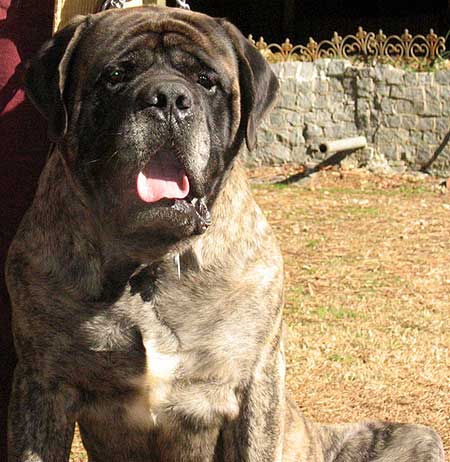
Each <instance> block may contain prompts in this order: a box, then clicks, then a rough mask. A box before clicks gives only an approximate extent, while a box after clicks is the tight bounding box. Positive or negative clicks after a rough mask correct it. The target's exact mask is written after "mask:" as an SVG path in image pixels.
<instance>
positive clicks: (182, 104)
mask: <svg viewBox="0 0 450 462" xmlns="http://www.w3.org/2000/svg"><path fill="white" fill-rule="evenodd" d="M139 103H140V104H139V106H140V108H141V109H151V111H152V112H153V113H154V114H155V115H156V116H157V117H158V118H160V119H164V120H168V119H170V118H171V117H175V118H176V119H178V120H182V119H184V118H185V117H186V116H188V115H190V114H191V113H192V95H191V93H190V91H189V90H188V88H187V87H186V86H185V85H184V84H183V83H181V82H164V83H161V84H159V85H153V86H152V87H151V88H149V89H146V90H143V91H142V92H141V94H140V95H139Z"/></svg>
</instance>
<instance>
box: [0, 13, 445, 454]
mask: <svg viewBox="0 0 450 462" xmlns="http://www.w3.org/2000/svg"><path fill="white" fill-rule="evenodd" d="M25 85H26V88H27V92H28V95H29V97H30V98H31V100H32V101H33V102H34V104H35V105H36V106H37V107H38V109H39V110H40V111H41V112H42V113H43V114H44V115H45V117H46V118H47V119H48V123H49V134H50V137H51V138H52V140H53V141H54V148H53V149H52V152H51V154H50V156H49V159H48V162H47V165H46V167H45V169H44V171H43V173H42V175H41V178H40V181H39V186H38V189H37V192H36V196H35V199H34V202H33V204H32V206H31V208H30V209H29V210H28V212H27V213H26V215H25V217H24V219H23V221H22V223H21V226H20V228H19V230H18V232H17V235H16V238H15V240H14V242H13V244H12V246H11V249H10V252H9V257H8V266H7V282H8V287H9V291H10V294H11V299H12V302H13V329H14V336H15V346H16V349H17V355H18V365H17V368H16V371H15V378H14V385H13V392H12V398H11V404H10V409H9V461H10V462H62V461H67V460H68V458H69V453H70V448H71V443H72V438H73V434H74V428H75V423H76V422H77V423H78V425H79V428H80V433H81V437H82V440H83V443H84V446H85V447H86V450H87V452H88V454H89V461H90V462H275V461H283V462H288V461H289V462H293V461H296V462H300V461H310V462H319V461H320V462H322V461H336V462H337V461H340V462H344V461H346V462H358V461H377V462H388V461H389V462H393V461H397V462H406V461H409V462H422V461H423V462H425V461H428V462H438V461H442V460H443V450H442V444H441V441H440V439H439V437H438V436H437V435H436V433H435V432H434V431H433V430H431V429H429V428H427V427H423V426H420V425H411V424H395V423H388V422H381V421H371V422H362V423H356V424H347V425H320V424H316V423H314V422H311V421H309V420H308V419H306V418H304V417H303V416H302V414H301V413H300V412H299V411H298V410H297V409H296V408H295V405H294V404H293V401H291V400H290V399H289V398H288V397H287V396H286V393H285V378H284V357H283V333H282V332H283V328H282V304H283V295H282V285H283V265H282V258H281V255H280V251H279V249H278V246H277V244H276V241H275V239H274V236H273V234H272V231H271V229H270V227H269V226H268V224H267V222H266V220H265V218H264V216H263V214H262V212H261V210H260V209H259V208H258V206H257V205H256V204H255V202H254V200H253V198H252V194H251V192H250V189H249V186H248V184H247V182H246V180H245V176H244V173H243V169H242V168H241V166H240V165H239V162H238V160H236V158H237V154H238V152H239V150H240V149H241V146H242V145H243V143H246V144H247V147H248V148H249V149H252V148H253V147H254V146H255V142H256V130H257V128H258V125H259V124H260V122H261V119H262V117H263V116H264V115H265V114H266V112H267V111H268V110H269V108H270V107H271V105H272V103H273V102H274V99H275V96H276V93H277V89H278V83H277V79H276V78H275V76H274V74H273V73H272V71H271V69H270V66H269V65H268V64H267V63H266V61H265V60H264V59H263V57H262V56H261V54H260V53H259V52H258V51H257V50H256V49H255V48H254V47H253V46H252V45H251V44H250V43H249V42H248V41H247V40H246V39H245V38H244V37H243V36H242V35H241V33H240V32H239V31H238V30H237V29H236V28H235V27H234V26H232V25H231V24H230V23H228V22H227V21H226V20H223V19H214V18H211V17H208V16H206V15H203V14H199V13H192V12H189V11H184V10H179V9H169V8H163V7H156V6H155V7H152V6H149V7H143V8H136V9H134V8H130V9H126V10H110V11H106V12H101V13H98V14H94V15H88V16H82V17H81V16H80V17H76V18H74V20H73V22H72V23H70V24H69V25H68V26H67V27H66V28H65V29H63V30H62V31H60V32H59V33H57V34H56V35H55V36H54V37H53V39H52V40H50V41H49V42H48V43H46V44H45V45H44V46H43V48H42V49H41V51H40V52H39V54H38V56H37V57H36V58H35V59H34V60H33V61H32V62H31V63H30V66H29V68H28V71H27V74H26V78H25Z"/></svg>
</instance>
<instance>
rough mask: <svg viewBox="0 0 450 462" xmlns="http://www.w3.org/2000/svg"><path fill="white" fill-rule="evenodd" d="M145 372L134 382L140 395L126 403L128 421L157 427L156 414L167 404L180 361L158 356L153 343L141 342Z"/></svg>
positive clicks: (140, 425)
mask: <svg viewBox="0 0 450 462" xmlns="http://www.w3.org/2000/svg"><path fill="white" fill-rule="evenodd" d="M144 347H145V352H146V364H147V367H146V373H145V374H144V375H142V376H141V377H138V378H137V379H136V380H134V381H133V385H135V386H137V387H138V389H139V394H138V395H137V396H136V397H135V398H134V399H133V400H132V401H130V402H129V403H128V405H127V408H126V412H127V415H128V421H129V422H130V423H131V424H133V425H135V426H139V427H144V428H149V427H152V426H155V425H157V424H158V414H159V413H160V412H161V409H162V407H163V406H164V404H165V403H167V398H168V395H169V393H170V390H171V387H172V382H173V379H174V377H175V370H176V368H177V367H178V364H179V362H180V358H179V356H178V355H176V354H167V353H161V352H160V351H158V349H157V348H156V346H155V344H154V342H153V341H152V340H145V339H144Z"/></svg>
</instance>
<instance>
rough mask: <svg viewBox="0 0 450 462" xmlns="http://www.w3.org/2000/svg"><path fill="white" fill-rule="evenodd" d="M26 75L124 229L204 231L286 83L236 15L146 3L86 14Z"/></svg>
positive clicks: (82, 173) (90, 184)
mask: <svg viewBox="0 0 450 462" xmlns="http://www.w3.org/2000/svg"><path fill="white" fill-rule="evenodd" d="M25 85H26V89H27V93H28V95H29V97H30V99H31V100H32V101H33V102H34V104H35V105H36V106H37V107H38V109H39V110H40V111H41V112H42V113H43V114H44V116H45V117H46V118H47V119H48V124H49V135H50V137H51V138H52V139H53V140H54V141H55V142H56V143H57V144H58V145H59V150H60V152H62V153H63V154H64V156H65V161H66V163H67V165H69V168H70V171H71V172H72V174H73V175H74V177H75V179H76V180H77V181H78V183H79V184H80V185H81V187H82V188H83V190H84V192H85V193H86V195H87V197H88V198H89V201H90V203H91V205H92V207H93V208H94V210H95V211H96V214H97V216H98V217H99V219H100V220H102V221H103V222H104V223H105V224H106V225H108V226H110V227H111V229H112V230H113V232H114V233H115V234H116V235H117V236H118V237H120V238H123V237H127V238H132V239H137V238H139V237H142V236H143V237H144V238H145V239H146V241H147V242H148V238H149V237H152V238H153V239H166V240H168V241H177V240H180V239H184V238H186V237H190V236H192V235H195V234H200V233H202V232H204V231H205V230H206V229H207V227H208V225H209V221H210V214H209V209H210V208H211V207H212V205H213V203H214V200H215V198H216V196H217V194H218V191H219V190H220V188H221V185H222V182H223V179H224V178H225V176H226V172H227V170H228V169H230V167H231V165H232V162H233V159H234V157H235V156H236V154H237V152H238V151H239V148H240V146H241V144H242V143H243V142H244V141H246V143H247V145H248V147H249V149H252V148H253V147H254V146H255V141H256V130H257V127H258V125H259V123H260V122H261V119H262V118H263V116H264V114H265V113H266V111H267V110H268V109H269V107H270V106H271V105H272V103H273V101H274V98H275V94H276V91H277V89H278V82H277V80H276V78H275V76H274V74H273V73H272V71H271V70H270V67H269V66H268V64H267V63H266V61H265V60H264V59H263V57H262V56H261V54H260V53H259V52H258V51H257V50H256V49H255V48H254V47H253V46H252V45H251V44H250V43H249V42H248V41H247V40H246V39H245V38H244V37H243V36H242V34H241V33H240V32H239V31H238V30H237V29H236V28H235V27H234V26H233V25H231V24H230V23H228V22H227V21H225V20H221V19H213V18H211V17H209V16H206V15H203V14H200V13H192V12H188V11H184V10H179V9H171V8H161V7H144V8H136V9H134V8H131V9H126V10H110V11H107V12H103V13H98V14H95V15H90V16H85V17H77V18H75V19H74V20H73V22H72V23H71V24H70V25H69V26H67V27H66V28H65V29H63V30H62V31H60V32H59V33H57V34H56V35H55V36H54V37H53V39H52V40H50V41H49V42H48V43H47V44H45V45H44V46H43V48H42V49H41V51H40V52H39V54H38V56H37V57H36V58H35V59H34V60H33V61H32V62H31V64H30V66H29V69H28V72H27V74H26V79H25Z"/></svg>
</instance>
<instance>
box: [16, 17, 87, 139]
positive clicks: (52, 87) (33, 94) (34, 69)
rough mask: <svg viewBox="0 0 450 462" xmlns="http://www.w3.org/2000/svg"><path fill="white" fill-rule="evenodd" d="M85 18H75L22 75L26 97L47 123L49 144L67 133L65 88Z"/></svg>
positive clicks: (44, 47) (49, 42) (39, 53)
mask: <svg viewBox="0 0 450 462" xmlns="http://www.w3.org/2000/svg"><path fill="white" fill-rule="evenodd" d="M86 18H87V17H86V16H76V17H75V18H74V19H73V20H72V21H71V22H70V24H69V25H67V26H66V27H65V28H64V29H62V30H61V31H59V32H58V33H56V34H55V35H54V36H53V38H52V39H50V40H48V41H47V42H46V43H45V44H44V45H43V46H42V48H41V49H40V50H39V52H38V53H37V55H36V56H35V57H34V58H32V60H31V61H30V63H29V65H28V68H27V70H26V73H25V81H24V83H25V90H26V93H27V96H28V97H29V98H30V100H31V101H32V102H33V104H34V105H35V106H36V107H37V108H38V109H39V111H40V112H41V113H42V114H43V115H44V117H45V118H46V119H47V120H48V135H49V138H50V139H51V140H52V141H57V140H59V139H61V138H62V137H63V136H64V135H65V133H66V131H67V124H68V120H67V108H66V105H65V103H64V96H63V94H64V88H65V85H66V78H67V71H68V68H69V62H70V58H71V56H72V54H73V51H74V50H75V47H76V45H77V43H78V41H79V40H80V38H81V36H82V34H83V31H84V30H85V28H86V26H87V24H88V23H87V20H86Z"/></svg>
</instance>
